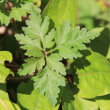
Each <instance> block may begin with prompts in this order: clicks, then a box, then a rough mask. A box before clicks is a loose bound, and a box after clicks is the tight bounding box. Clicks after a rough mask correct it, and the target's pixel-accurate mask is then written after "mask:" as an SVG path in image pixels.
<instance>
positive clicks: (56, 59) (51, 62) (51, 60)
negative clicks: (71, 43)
mask: <svg viewBox="0 0 110 110" xmlns="http://www.w3.org/2000/svg"><path fill="white" fill-rule="evenodd" d="M61 60H62V58H61V57H60V56H59V55H58V54H52V55H51V56H49V57H47V66H48V68H49V69H50V70H52V71H56V72H57V73H60V74H62V75H66V69H65V67H64V65H63V64H62V63H61V62H60V61H61Z"/></svg>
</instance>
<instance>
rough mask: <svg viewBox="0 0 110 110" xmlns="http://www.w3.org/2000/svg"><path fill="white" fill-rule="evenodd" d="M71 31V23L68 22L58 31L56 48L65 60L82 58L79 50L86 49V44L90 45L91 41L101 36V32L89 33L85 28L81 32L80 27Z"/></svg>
mask: <svg viewBox="0 0 110 110" xmlns="http://www.w3.org/2000/svg"><path fill="white" fill-rule="evenodd" d="M70 29H71V27H70V24H69V22H66V23H65V24H63V25H62V26H60V27H59V28H57V30H56V36H55V42H56V47H55V48H56V50H59V54H60V56H62V57H63V58H65V59H67V58H70V59H72V58H73V57H74V58H77V57H80V56H81V54H80V53H79V50H84V49H86V46H85V43H90V40H93V39H94V38H95V37H98V36H99V32H97V31H93V30H91V31H88V32H87V30H86V29H85V28H83V29H81V30H80V27H79V26H78V27H75V28H72V29H71V30H70ZM63 49H64V50H63ZM54 50H55V49H54Z"/></svg>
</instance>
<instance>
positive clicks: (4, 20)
mask: <svg viewBox="0 0 110 110" xmlns="http://www.w3.org/2000/svg"><path fill="white" fill-rule="evenodd" d="M9 22H10V17H9V16H7V15H5V14H4V13H2V12H1V10H0V24H2V25H3V24H5V25H6V26H7V25H8V24H9Z"/></svg>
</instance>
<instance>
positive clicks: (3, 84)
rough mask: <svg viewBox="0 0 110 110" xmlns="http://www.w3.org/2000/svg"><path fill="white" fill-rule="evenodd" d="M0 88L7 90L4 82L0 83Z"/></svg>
mask: <svg viewBox="0 0 110 110" xmlns="http://www.w3.org/2000/svg"><path fill="white" fill-rule="evenodd" d="M0 90H2V91H4V92H7V90H6V84H5V83H0Z"/></svg>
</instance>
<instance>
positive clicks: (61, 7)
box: [43, 0, 77, 27]
mask: <svg viewBox="0 0 110 110" xmlns="http://www.w3.org/2000/svg"><path fill="white" fill-rule="evenodd" d="M76 11H77V1H76V0H50V1H49V2H48V4H47V6H46V8H45V9H44V11H43V15H44V16H49V18H51V19H52V21H53V23H55V27H58V26H60V25H61V24H63V23H64V22H65V21H66V20H70V21H71V24H72V26H74V25H75V23H76Z"/></svg>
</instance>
